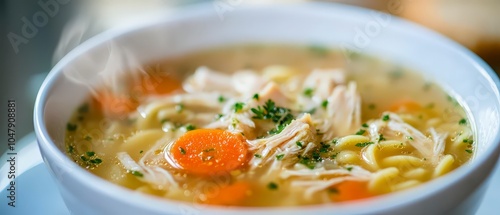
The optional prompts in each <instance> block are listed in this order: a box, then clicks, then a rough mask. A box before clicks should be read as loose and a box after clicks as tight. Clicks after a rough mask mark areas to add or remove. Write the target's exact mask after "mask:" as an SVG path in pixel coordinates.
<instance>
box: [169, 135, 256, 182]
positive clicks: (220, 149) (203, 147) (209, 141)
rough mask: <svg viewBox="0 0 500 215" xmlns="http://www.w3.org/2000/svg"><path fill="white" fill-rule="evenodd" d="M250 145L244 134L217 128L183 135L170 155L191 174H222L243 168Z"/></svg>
mask: <svg viewBox="0 0 500 215" xmlns="http://www.w3.org/2000/svg"><path fill="white" fill-rule="evenodd" d="M247 152H248V149H247V145H246V143H245V140H244V138H243V137H242V136H241V135H240V134H233V133H231V132H229V131H224V130H217V129H197V130H192V131H188V132H187V133H185V134H184V135H182V136H181V137H180V138H179V139H178V140H177V141H176V142H175V143H174V145H173V146H172V148H171V149H170V154H171V156H172V158H173V159H174V160H175V162H176V164H177V165H179V166H180V167H181V168H182V169H184V170H185V171H186V172H188V173H192V174H196V175H204V176H209V175H219V174H225V173H228V172H230V171H232V170H236V169H238V168H241V167H243V166H244V165H245V163H246V162H247Z"/></svg>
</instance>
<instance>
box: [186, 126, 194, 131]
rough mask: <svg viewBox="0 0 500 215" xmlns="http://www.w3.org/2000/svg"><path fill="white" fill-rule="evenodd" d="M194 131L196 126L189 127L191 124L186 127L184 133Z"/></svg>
mask: <svg viewBox="0 0 500 215" xmlns="http://www.w3.org/2000/svg"><path fill="white" fill-rule="evenodd" d="M194 129H196V126H194V125H191V124H188V125H186V131H192V130H194Z"/></svg>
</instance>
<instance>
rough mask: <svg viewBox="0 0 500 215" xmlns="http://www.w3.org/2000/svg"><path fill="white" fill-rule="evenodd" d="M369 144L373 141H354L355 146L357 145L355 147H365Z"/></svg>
mask: <svg viewBox="0 0 500 215" xmlns="http://www.w3.org/2000/svg"><path fill="white" fill-rule="evenodd" d="M371 144H374V143H373V142H363V143H356V145H355V146H357V147H365V146H368V145H371Z"/></svg>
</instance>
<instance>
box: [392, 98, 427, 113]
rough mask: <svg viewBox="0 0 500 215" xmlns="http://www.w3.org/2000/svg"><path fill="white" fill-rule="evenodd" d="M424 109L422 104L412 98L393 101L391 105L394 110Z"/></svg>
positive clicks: (413, 110)
mask: <svg viewBox="0 0 500 215" xmlns="http://www.w3.org/2000/svg"><path fill="white" fill-rule="evenodd" d="M421 109H422V106H421V105H420V104H419V103H417V102H416V101H413V100H410V99H403V100H400V101H397V102H395V103H393V104H392V105H391V106H390V107H389V111H392V112H415V111H419V110H421Z"/></svg>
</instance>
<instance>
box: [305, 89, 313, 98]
mask: <svg viewBox="0 0 500 215" xmlns="http://www.w3.org/2000/svg"><path fill="white" fill-rule="evenodd" d="M313 93H314V90H313V89H312V88H306V89H304V96H306V97H309V98H311V97H312V96H313Z"/></svg>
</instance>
